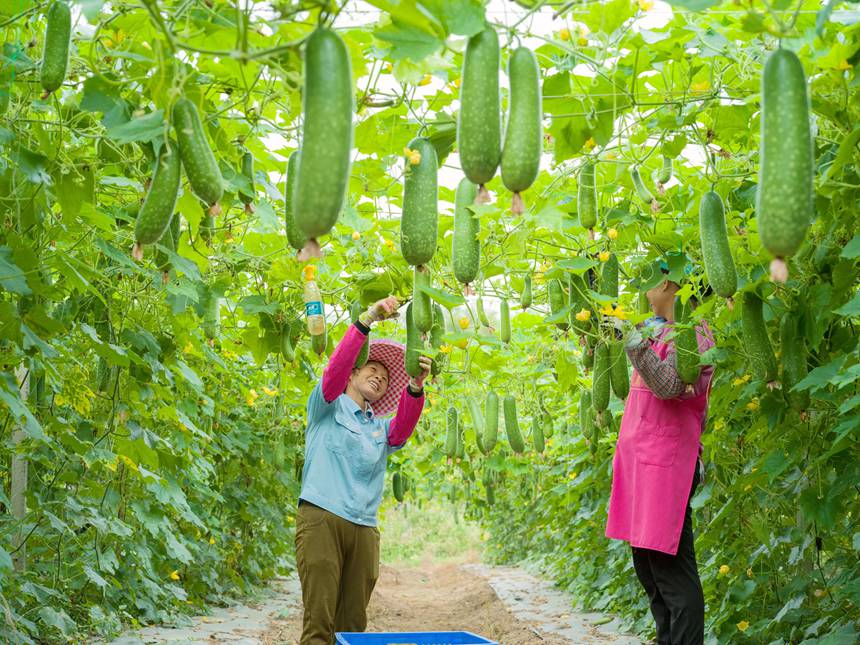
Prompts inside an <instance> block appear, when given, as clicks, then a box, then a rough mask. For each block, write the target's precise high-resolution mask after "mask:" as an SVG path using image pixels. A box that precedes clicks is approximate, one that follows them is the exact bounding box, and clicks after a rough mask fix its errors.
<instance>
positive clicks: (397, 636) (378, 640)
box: [336, 632, 499, 645]
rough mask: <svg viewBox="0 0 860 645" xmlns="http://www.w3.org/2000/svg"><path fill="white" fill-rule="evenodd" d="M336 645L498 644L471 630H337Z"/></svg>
mask: <svg viewBox="0 0 860 645" xmlns="http://www.w3.org/2000/svg"><path fill="white" fill-rule="evenodd" d="M336 636H337V644H338V645H407V644H411V645H499V644H498V643H497V642H496V641H491V640H487V639H486V638H484V637H483V636H478V635H476V634H472V633H471V632H399V633H394V632H391V633H384V634H383V633H376V634H368V633H366V632H338V633H337V634H336Z"/></svg>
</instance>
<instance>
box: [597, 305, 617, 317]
mask: <svg viewBox="0 0 860 645" xmlns="http://www.w3.org/2000/svg"><path fill="white" fill-rule="evenodd" d="M600 313H602V314H603V315H604V316H611V315H613V314H614V313H615V310H614V309H613V308H612V305H604V306H603V307H601V308H600Z"/></svg>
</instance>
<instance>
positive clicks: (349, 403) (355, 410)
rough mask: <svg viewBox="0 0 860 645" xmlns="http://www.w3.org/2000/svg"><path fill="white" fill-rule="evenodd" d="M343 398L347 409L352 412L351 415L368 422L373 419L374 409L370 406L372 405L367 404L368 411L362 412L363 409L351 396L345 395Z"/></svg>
mask: <svg viewBox="0 0 860 645" xmlns="http://www.w3.org/2000/svg"><path fill="white" fill-rule="evenodd" d="M343 398H344V405H345V406H346V409H347V410H348V411H349V412H350V414H353V415H355V416H358V417H364V418H365V419H367V420H368V421H370V420H372V419H373V407H372V406H371V405H370V403H368V404H367V411H366V412H362V410H361V408H360V407H359V406H358V404H357V403H356V402H355V401H353V400H352V397H351V396H349V395H347V394H344V395H343Z"/></svg>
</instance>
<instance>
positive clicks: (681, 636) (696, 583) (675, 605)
mask: <svg viewBox="0 0 860 645" xmlns="http://www.w3.org/2000/svg"><path fill="white" fill-rule="evenodd" d="M699 481H700V474H699V464H696V473H695V474H694V475H693V486H692V488H691V490H690V497H692V496H693V493H695V492H696V487H697V486H698V485H699ZM692 515H693V512H692V509H691V508H690V502H689V500H688V501H687V510H686V512H685V514H684V527H683V529H682V530H681V541H680V543H679V545H678V554H677V555H669V554H667V553H661V552H660V551H652V550H650V549H639V548H636V547H634V548H633V567H634V568H635V569H636V575H637V577H638V578H639V582H641V583H642V586H643V587H644V588H645V592H646V593H647V594H648V598H649V599H650V601H651V613H652V614H653V615H654V620H655V621H656V622H657V645H702V644H703V643H704V642H705V597H704V595H703V594H702V581H701V580H699V570H698V566H697V565H696V553H695V551H694V549H693V517H692Z"/></svg>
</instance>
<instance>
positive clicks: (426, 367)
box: [409, 354, 433, 390]
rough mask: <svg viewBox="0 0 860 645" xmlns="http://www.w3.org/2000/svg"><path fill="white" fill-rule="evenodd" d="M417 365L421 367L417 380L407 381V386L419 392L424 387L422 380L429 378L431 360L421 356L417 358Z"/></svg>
mask: <svg viewBox="0 0 860 645" xmlns="http://www.w3.org/2000/svg"><path fill="white" fill-rule="evenodd" d="M418 365H419V366H420V367H421V373H420V374H419V375H418V377H417V378H412V379H410V380H409V384H410V385H412V386H413V387H412V389H413V390H420V389H421V388H422V387H424V380H425V379H426V378H427V377H428V376H430V368H431V367H432V366H433V359H432V358H430V357H429V356H424V355H423V354H422V355H421V356H419V357H418Z"/></svg>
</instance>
